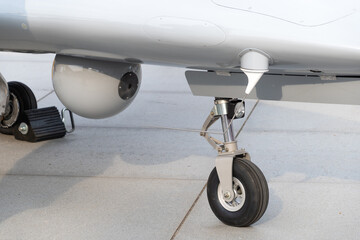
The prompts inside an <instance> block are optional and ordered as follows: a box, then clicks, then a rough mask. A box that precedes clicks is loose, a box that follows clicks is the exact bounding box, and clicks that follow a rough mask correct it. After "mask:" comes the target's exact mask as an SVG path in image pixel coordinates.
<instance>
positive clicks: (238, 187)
mask: <svg viewBox="0 0 360 240" xmlns="http://www.w3.org/2000/svg"><path fill="white" fill-rule="evenodd" d="M233 192H234V199H233V200H232V201H231V202H227V201H225V199H224V195H223V193H222V189H221V187H220V184H219V186H218V191H217V194H218V199H219V202H220V203H221V205H222V206H223V207H224V208H225V209H226V210H228V211H230V212H236V211H239V210H240V209H241V208H242V207H243V206H244V203H245V196H246V193H245V188H244V185H242V183H241V182H240V180H239V179H237V178H235V177H233Z"/></svg>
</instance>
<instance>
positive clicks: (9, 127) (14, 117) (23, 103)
mask: <svg viewBox="0 0 360 240" xmlns="http://www.w3.org/2000/svg"><path fill="white" fill-rule="evenodd" d="M8 86H9V92H10V99H9V106H8V107H9V109H8V114H7V115H6V116H5V117H4V119H3V120H2V121H1V123H0V133H3V134H8V135H11V134H13V132H14V129H15V128H17V127H18V125H19V124H20V123H21V121H22V120H23V116H24V111H25V110H29V109H35V108H37V102H36V98H35V96H34V93H33V92H32V91H31V89H30V88H29V87H28V86H26V85H25V84H23V83H21V82H8Z"/></svg>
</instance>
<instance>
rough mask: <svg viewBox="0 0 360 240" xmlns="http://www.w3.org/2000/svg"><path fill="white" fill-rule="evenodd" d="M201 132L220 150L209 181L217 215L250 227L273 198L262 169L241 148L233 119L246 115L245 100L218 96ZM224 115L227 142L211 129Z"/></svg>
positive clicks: (210, 196) (223, 123)
mask: <svg viewBox="0 0 360 240" xmlns="http://www.w3.org/2000/svg"><path fill="white" fill-rule="evenodd" d="M214 105H215V106H214V107H213V109H212V110H211V112H210V114H209V116H208V118H207V119H206V121H205V123H204V125H203V128H202V132H201V133H200V135H201V136H203V137H205V139H206V140H207V141H208V142H209V143H210V145H211V146H213V147H214V148H215V149H216V150H217V152H218V156H217V157H216V162H215V165H216V167H215V168H214V170H213V171H212V172H211V174H210V176H209V179H208V183H207V197H208V201H209V204H210V207H211V209H212V211H213V212H214V214H215V215H216V217H217V218H218V219H219V220H220V221H222V222H223V223H225V224H227V225H230V226H236V227H246V226H250V225H251V224H253V223H255V222H256V221H258V220H259V219H260V218H261V217H262V216H263V215H264V213H265V210H266V208H267V205H268V202H269V188H268V185H267V182H266V179H265V177H264V174H263V173H262V172H261V170H260V169H259V168H258V167H257V166H256V165H255V164H254V163H252V162H251V161H250V155H249V153H247V152H246V151H245V150H244V149H241V150H238V146H237V141H236V139H235V138H234V134H233V128H232V125H233V121H234V120H235V119H238V118H242V117H244V115H245V104H244V103H243V101H242V100H238V99H219V98H217V99H215V101H214ZM218 119H221V123H222V124H221V125H222V129H223V133H222V134H223V136H224V142H222V141H220V140H218V139H215V138H213V137H212V136H210V134H209V132H208V131H207V130H208V129H209V127H210V126H211V125H212V124H214V123H215V122H216V121H217V120H218Z"/></svg>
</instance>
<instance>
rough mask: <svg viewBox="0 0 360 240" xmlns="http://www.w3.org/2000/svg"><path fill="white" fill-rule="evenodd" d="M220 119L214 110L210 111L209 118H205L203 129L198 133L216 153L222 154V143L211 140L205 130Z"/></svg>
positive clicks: (214, 139)
mask: <svg viewBox="0 0 360 240" xmlns="http://www.w3.org/2000/svg"><path fill="white" fill-rule="evenodd" d="M219 118H220V115H217V114H216V108H215V106H214V108H213V109H212V110H211V112H210V114H209V116H208V117H207V118H206V120H205V122H204V124H203V127H202V129H201V132H200V136H202V137H204V138H205V139H206V140H207V141H208V143H209V144H210V145H211V146H212V147H213V148H215V149H216V150H217V151H218V152H222V151H223V150H224V149H225V148H224V143H223V142H221V141H220V140H217V139H216V138H213V137H211V136H210V134H209V133H208V132H207V130H208V129H209V128H210V127H211V126H212V125H213V124H214V123H215V122H216V121H217V120H218V119H219Z"/></svg>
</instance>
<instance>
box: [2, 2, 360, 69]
mask: <svg viewBox="0 0 360 240" xmlns="http://www.w3.org/2000/svg"><path fill="white" fill-rule="evenodd" d="M0 6H1V7H0V50H3V51H8V50H10V51H25V52H54V53H58V54H64V55H75V56H85V57H92V58H94V57H95V58H103V59H118V60H121V61H123V60H125V61H128V62H134V63H150V64H163V65H177V66H183V67H189V68H199V69H206V70H217V69H222V70H229V69H230V70H237V69H238V67H239V64H240V63H239V61H240V60H239V55H240V54H241V52H242V51H244V50H246V49H248V48H254V49H260V50H261V51H263V52H265V53H267V54H268V55H269V56H270V57H271V62H270V71H274V72H276V71H280V72H291V73H309V72H310V70H313V71H322V72H323V73H324V74H335V75H360V28H359V26H358V25H359V23H360V13H359V10H360V2H359V1H358V0H342V1H335V0H334V1H327V0H317V1H309V0H305V1H298V0H289V1H280V0H272V1H268V0H258V1H250V0H244V1H240V0H196V1H189V0H181V1H180V0H173V1H165V0H152V1H139V0H133V1H114V0H102V1H94V0H93V1H89V0H77V1H73V0H52V1H37V0H17V1H12V0H8V1H5V3H4V1H3V3H1V5H0Z"/></svg>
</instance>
